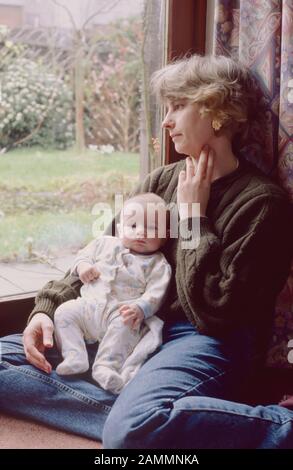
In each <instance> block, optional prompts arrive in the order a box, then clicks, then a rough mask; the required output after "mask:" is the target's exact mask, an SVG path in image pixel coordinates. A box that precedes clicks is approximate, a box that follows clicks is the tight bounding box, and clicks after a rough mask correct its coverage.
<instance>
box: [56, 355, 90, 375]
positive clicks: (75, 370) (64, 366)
mask: <svg viewBox="0 0 293 470" xmlns="http://www.w3.org/2000/svg"><path fill="white" fill-rule="evenodd" d="M88 369H89V363H88V360H84V361H82V360H78V361H73V360H72V359H70V358H66V359H64V361H63V362H61V363H60V364H59V365H58V366H57V367H56V372H57V374H59V375H72V374H82V373H83V372H86V371H87V370H88Z"/></svg>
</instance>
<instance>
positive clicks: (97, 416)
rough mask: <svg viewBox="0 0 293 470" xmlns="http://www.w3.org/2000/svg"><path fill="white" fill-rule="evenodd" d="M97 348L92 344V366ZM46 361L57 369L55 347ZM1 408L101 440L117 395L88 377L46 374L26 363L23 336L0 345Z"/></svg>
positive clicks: (9, 337) (12, 337)
mask: <svg viewBox="0 0 293 470" xmlns="http://www.w3.org/2000/svg"><path fill="white" fill-rule="evenodd" d="M96 351H97V345H89V346H88V353H89V359H90V362H91V363H92V362H93V360H94V358H95V354H96ZM46 358H47V359H48V361H49V362H50V363H51V364H52V366H53V367H56V366H57V364H58V363H59V362H61V360H62V358H61V356H60V355H59V353H58V352H57V350H56V349H55V348H53V349H48V350H47V354H46ZM0 359H1V362H0V409H1V410H3V411H7V412H9V413H12V414H14V415H16V416H25V417H30V418H33V419H35V420H37V421H40V422H42V423H45V424H49V425H52V426H56V427H58V428H60V429H63V430H65V431H69V432H73V433H77V434H80V435H83V436H86V437H89V438H92V439H96V440H101V438H102V430H103V427H104V423H105V420H106V418H107V416H108V414H109V411H110V409H111V406H112V405H113V403H114V401H115V399H116V398H117V395H113V394H112V393H111V392H108V391H106V390H103V389H101V388H100V387H99V386H98V385H97V384H96V382H93V381H92V379H91V377H90V376H89V374H81V375H74V376H63V377H61V376H59V375H57V374H56V372H55V371H53V372H52V373H51V374H46V373H45V372H42V371H41V370H39V369H37V368H35V367H34V366H31V365H29V364H28V362H27V361H26V358H25V355H24V351H23V345H22V335H12V336H6V337H4V338H2V339H1V342H0Z"/></svg>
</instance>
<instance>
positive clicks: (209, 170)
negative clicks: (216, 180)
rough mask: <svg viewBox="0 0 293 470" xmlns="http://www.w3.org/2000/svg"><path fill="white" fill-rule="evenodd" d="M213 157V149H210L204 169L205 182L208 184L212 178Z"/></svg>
mask: <svg viewBox="0 0 293 470" xmlns="http://www.w3.org/2000/svg"><path fill="white" fill-rule="evenodd" d="M214 157H215V152H214V150H213V149H210V151H209V156H208V162H207V167H206V180H207V182H210V183H211V181H212V176H213V169H214Z"/></svg>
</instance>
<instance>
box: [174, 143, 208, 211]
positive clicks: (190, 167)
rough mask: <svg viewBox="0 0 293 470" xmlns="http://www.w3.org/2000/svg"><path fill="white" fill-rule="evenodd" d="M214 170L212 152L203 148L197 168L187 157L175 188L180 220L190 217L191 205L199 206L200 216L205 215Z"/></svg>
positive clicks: (191, 159)
mask: <svg viewBox="0 0 293 470" xmlns="http://www.w3.org/2000/svg"><path fill="white" fill-rule="evenodd" d="M213 168H214V151H213V150H212V149H208V147H204V148H203V150H202V151H201V153H200V156H199V161H198V164H197V166H196V165H195V162H194V160H193V158H191V157H187V159H186V171H181V172H180V174H179V178H178V186H177V204H178V211H179V217H180V219H183V218H188V217H192V216H193V215H194V214H197V213H196V212H193V211H192V203H199V204H200V214H199V215H200V216H203V215H205V213H206V209H207V205H208V201H209V197H210V189H211V180H212V174H213Z"/></svg>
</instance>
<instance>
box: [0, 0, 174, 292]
mask: <svg viewBox="0 0 293 470" xmlns="http://www.w3.org/2000/svg"><path fill="white" fill-rule="evenodd" d="M164 24H165V1H164V0H162V1H158V0H151V1H147V2H144V1H143V0H62V2H59V1H55V0H48V1H46V2H44V1H40V0H23V1H18V2H13V1H11V2H9V1H7V2H5V5H0V175H1V180H0V296H2V297H3V296H5V295H10V294H17V293H21V292H27V291H34V290H37V289H38V288H39V287H41V286H42V285H44V283H45V282H46V281H47V280H49V279H52V278H54V277H55V278H60V277H62V273H64V272H66V270H67V269H68V268H69V267H70V264H71V261H72V259H73V257H74V255H75V254H76V251H77V250H78V249H79V248H81V247H82V246H84V245H85V244H86V243H87V242H88V241H90V240H91V239H92V238H93V236H95V235H96V234H97V232H96V231H95V228H97V224H98V225H99V224H100V225H101V224H102V222H103V223H104V225H107V224H108V223H109V222H110V220H111V215H113V214H114V213H115V209H116V207H115V201H117V197H116V196H117V195H121V194H122V195H123V196H124V198H125V197H127V195H128V194H129V193H130V192H131V190H132V189H133V188H134V187H135V186H136V184H137V183H138V182H139V179H140V178H142V177H143V176H144V175H145V174H146V173H147V172H148V171H149V170H150V169H151V168H154V167H155V166H158V165H160V164H161V161H162V158H161V154H160V153H158V152H156V151H155V148H157V147H154V139H155V138H157V137H159V132H160V131H159V119H158V113H157V110H156V108H155V107H154V103H153V101H152V98H150V97H149V88H148V81H149V77H150V74H151V72H152V71H153V70H154V69H155V68H157V67H158V66H160V65H161V64H162V62H163V60H164ZM100 203H102V204H107V207H108V208H110V209H111V210H112V213H111V211H105V212H104V213H103V220H102V221H101V219H100V222H97V215H98V214H97V212H98V211H97V207H98V206H97V204H100ZM100 214H101V213H100Z"/></svg>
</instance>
